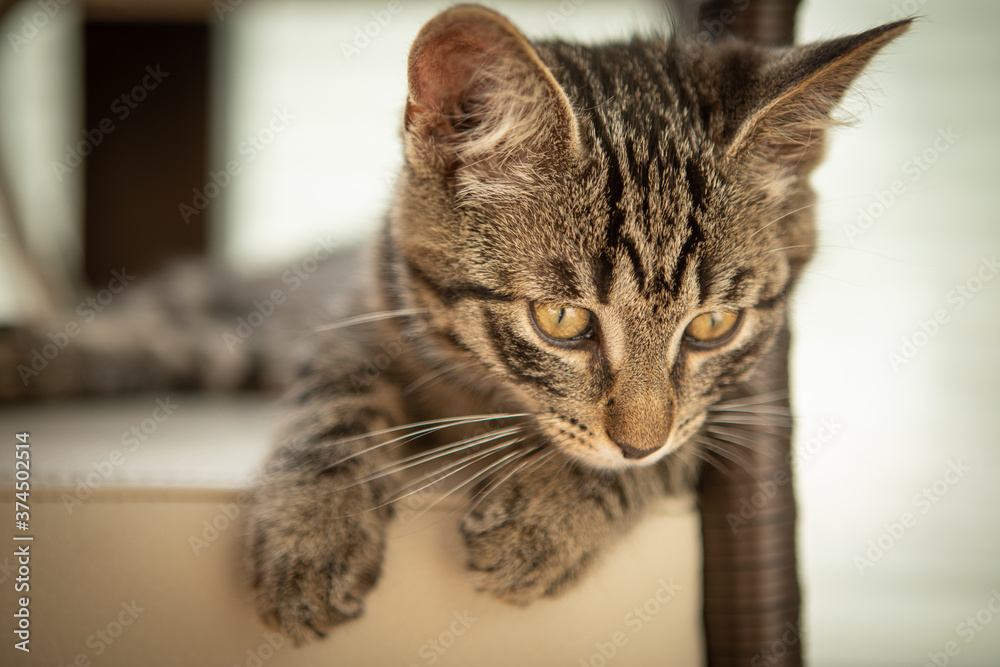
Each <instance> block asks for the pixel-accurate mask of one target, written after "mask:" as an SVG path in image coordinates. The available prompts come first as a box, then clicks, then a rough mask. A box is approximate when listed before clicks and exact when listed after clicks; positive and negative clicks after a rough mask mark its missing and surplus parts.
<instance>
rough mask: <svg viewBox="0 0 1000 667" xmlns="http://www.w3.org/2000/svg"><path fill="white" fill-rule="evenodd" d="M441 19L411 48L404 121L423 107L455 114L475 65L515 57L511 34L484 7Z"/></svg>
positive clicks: (466, 93)
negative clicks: (408, 86) (467, 14)
mask: <svg viewBox="0 0 1000 667" xmlns="http://www.w3.org/2000/svg"><path fill="white" fill-rule="evenodd" d="M441 22H442V23H443V25H437V26H434V25H429V26H428V28H425V33H424V34H421V35H420V36H419V37H418V38H417V42H416V43H415V44H414V46H413V49H412V51H411V53H410V64H409V78H410V104H409V105H408V107H407V125H409V124H410V123H411V122H413V121H414V120H416V118H415V116H417V115H420V114H422V113H427V112H430V113H438V114H443V115H456V114H457V112H458V111H459V107H460V106H461V104H462V101H463V99H465V98H466V97H467V96H468V94H469V93H470V92H471V91H470V90H469V88H470V85H471V84H472V81H473V79H474V78H475V75H476V72H477V70H481V69H483V67H484V65H486V64H487V62H488V61H489V60H490V59H501V60H503V59H510V58H516V57H517V55H516V52H515V49H514V48H511V47H512V46H514V44H512V42H513V39H512V38H513V37H514V35H512V34H511V33H510V32H509V31H508V30H507V29H506V28H505V27H504V26H502V25H501V24H499V23H498V22H497V19H496V18H494V16H493V15H492V13H489V12H487V11H486V10H476V12H475V13H474V14H473V15H472V16H459V17H455V18H452V19H449V18H448V17H447V16H443V17H441ZM515 48H516V47H515Z"/></svg>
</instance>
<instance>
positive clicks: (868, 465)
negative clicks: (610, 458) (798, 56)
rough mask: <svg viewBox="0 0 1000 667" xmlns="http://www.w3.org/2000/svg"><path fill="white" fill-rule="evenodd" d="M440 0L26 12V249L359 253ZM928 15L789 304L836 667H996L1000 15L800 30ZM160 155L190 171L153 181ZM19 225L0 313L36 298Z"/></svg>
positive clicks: (252, 259) (827, 176)
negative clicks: (416, 54) (425, 32)
mask: <svg viewBox="0 0 1000 667" xmlns="http://www.w3.org/2000/svg"><path fill="white" fill-rule="evenodd" d="M447 4H448V3H442V2H418V1H412V2H406V1H403V0H400V1H399V2H388V3H386V2H370V3H368V2H335V3H333V2H306V1H301V0H299V1H289V2H254V1H253V0H243V1H241V0H215V2H214V3H212V7H211V10H210V11H209V13H208V17H207V21H206V20H205V15H204V3H197V2H192V3H187V2H183V1H179V2H168V1H167V0H162V2H148V3H129V2H125V1H124V0H119V1H115V0H100V1H94V2H89V3H85V6H81V5H79V4H77V3H71V2H67V3H66V4H63V3H62V2H60V0H52V1H51V2H47V3H46V2H40V1H31V2H22V3H19V4H18V5H17V6H16V7H15V8H14V9H13V10H12V12H11V13H10V14H9V15H8V17H7V19H6V22H5V23H4V24H3V25H2V26H0V38H2V40H3V44H2V45H0V119H2V122H0V149H2V150H0V159H2V160H3V161H4V163H5V164H6V166H7V168H6V172H7V173H8V174H9V178H10V181H11V183H10V192H11V194H12V201H11V205H12V207H13V210H14V211H15V212H16V215H17V216H19V217H20V219H21V220H23V222H24V229H25V232H26V237H27V242H28V243H29V244H30V246H31V248H32V250H33V252H34V253H36V255H37V256H39V257H41V258H42V259H43V261H44V262H45V263H46V264H47V265H48V266H49V267H50V270H51V272H52V273H53V274H55V275H62V276H64V277H65V276H71V277H74V278H76V277H79V276H87V277H88V278H89V280H90V282H91V284H92V285H93V286H94V287H96V288H100V287H103V286H104V284H103V283H106V282H107V281H108V279H109V278H110V275H109V274H110V269H112V268H116V261H117V260H116V259H114V258H115V257H116V254H115V252H116V248H119V247H124V246H129V247H135V242H136V240H139V241H141V242H142V246H143V247H145V248H147V249H148V254H147V256H143V257H136V258H135V262H136V265H135V266H134V267H129V268H133V269H135V270H136V271H138V272H139V273H140V274H141V273H145V272H148V271H152V270H154V269H155V267H156V266H157V265H158V264H159V263H161V262H162V261H163V260H164V259H165V258H166V257H168V256H170V255H171V254H176V253H177V252H182V251H185V250H186V251H189V252H193V251H197V250H199V249H202V248H207V250H208V252H209V253H210V254H212V255H214V256H216V257H218V258H220V259H222V260H224V261H226V262H228V263H229V264H231V265H232V266H233V267H235V268H237V269H238V270H241V271H247V272H251V271H255V270H260V269H264V268H273V267H278V268H280V267H287V266H290V265H292V264H293V263H294V261H295V258H296V257H297V256H299V255H302V254H304V253H306V252H309V251H310V250H311V249H312V248H314V247H315V246H316V244H317V243H319V242H320V240H321V239H322V240H323V241H324V242H331V241H333V242H337V243H346V242H352V241H357V240H359V239H363V238H364V237H366V236H368V235H370V234H371V233H372V232H373V230H374V229H375V228H376V227H377V225H378V223H379V221H380V219H381V216H382V214H383V213H384V211H385V209H386V206H387V203H388V201H389V198H390V195H391V190H392V187H393V181H394V174H395V170H396V168H397V167H398V165H399V163H400V141H399V129H400V119H401V112H402V107H403V102H404V95H405V90H406V84H405V58H406V53H407V49H408V47H409V44H410V42H411V41H412V39H413V37H414V36H415V34H416V32H417V30H418V29H419V27H420V26H421V25H422V24H423V23H424V22H425V21H426V20H427V19H428V18H429V17H430V16H432V15H433V14H434V13H436V12H437V11H439V10H440V9H441V8H442V7H444V6H446V5H447ZM491 4H492V5H493V6H495V7H496V8H497V9H499V10H501V11H503V12H504V13H505V14H507V15H508V16H510V17H511V18H512V19H513V20H514V22H515V23H516V24H518V25H519V26H520V27H521V28H522V29H523V30H524V31H525V32H526V33H527V34H528V35H531V36H534V37H545V36H562V37H568V38H574V39H576V38H584V39H599V38H601V37H614V36H621V35H626V34H628V33H630V32H632V31H633V30H634V29H635V28H640V29H642V28H643V27H645V26H664V25H665V20H664V17H663V10H662V7H661V4H660V3H659V2H627V3H626V2H610V1H605V0H574V1H570V0H563V1H562V2H558V1H555V0H553V1H551V2H545V1H543V2H495V3H491ZM913 14H919V15H922V16H924V17H925V18H924V19H923V20H922V21H921V22H920V23H919V24H917V25H916V26H915V28H914V29H913V30H912V31H911V33H910V34H908V35H907V36H906V37H904V38H903V39H902V40H900V41H899V42H897V43H896V44H894V45H892V46H891V47H889V49H888V50H887V52H886V53H885V55H883V56H881V57H880V59H879V60H878V61H877V63H876V64H875V67H874V68H872V70H871V73H870V74H869V75H867V76H865V77H864V79H863V80H862V81H861V82H860V85H859V86H858V94H857V95H855V96H854V97H852V99H851V100H849V101H848V103H847V105H846V107H845V115H846V117H847V118H849V119H852V120H853V121H856V122H854V123H852V124H853V125H855V126H854V127H845V128H843V129H841V130H838V131H837V132H836V134H835V136H834V138H833V141H832V145H831V150H830V153H829V157H828V159H827V161H826V162H825V164H824V165H823V167H822V168H821V169H820V170H819V172H818V173H817V174H816V177H815V181H814V182H815V185H816V187H817V189H818V191H819V192H820V199H821V202H822V203H821V205H820V208H819V212H818V219H819V223H820V226H821V244H822V247H821V249H820V253H819V256H818V258H817V260H816V261H815V263H813V264H812V266H811V267H810V270H809V272H808V274H807V276H806V279H805V282H804V284H803V285H802V286H801V289H800V290H799V292H798V294H797V297H796V301H795V309H794V312H793V321H794V329H793V330H794V333H795V343H796V344H795V349H794V359H793V362H794V369H793V383H794V394H793V396H794V402H795V405H796V411H797V413H798V418H799V420H798V430H797V435H796V450H797V456H798V460H797V470H798V480H797V491H798V496H799V499H800V503H801V522H800V536H801V563H802V577H803V586H804V592H805V604H806V606H805V619H804V620H805V626H806V629H807V637H808V638H807V650H808V655H809V657H810V661H811V664H814V665H817V666H820V667H823V666H834V665H869V666H876V665H885V666H889V665H926V664H936V665H943V664H955V665H984V666H986V665H997V664H1000V612H997V611H996V610H998V609H1000V592H998V591H1000V435H998V433H1000V379H998V378H1000V276H998V274H1000V263H998V258H997V253H998V251H1000V219H998V218H1000V214H998V211H1000V194H998V192H1000V190H998V188H997V187H996V183H995V182H996V180H997V177H998V173H997V171H998V170H997V166H996V165H997V158H998V156H1000V130H998V126H997V113H996V109H997V108H998V104H1000V86H998V77H1000V40H997V39H996V36H995V34H994V33H995V31H996V29H997V28H996V26H997V25H1000V3H996V2H992V1H989V0H951V1H950V2H945V1H944V0H807V1H806V2H803V4H802V6H801V8H800V10H799V27H798V40H799V41H800V42H801V41H809V40H814V39H821V38H823V37H829V36H836V35H841V34H845V33H850V32H856V31H859V30H862V29H865V28H868V27H871V26H874V25H877V24H880V23H884V22H887V21H889V20H893V19H898V18H902V17H904V16H909V15H913ZM84 18H86V19H87V21H86V22H85V21H84ZM151 25H152V26H153V27H152V28H150V27H149V26H151ZM144 31H145V32H144ZM171 31H172V32H171ZM85 54H86V57H85ZM81 119H84V120H81ZM81 127H84V128H86V130H85V131H84V132H81V131H80V128H81ZM84 155H86V156H87V157H88V160H87V162H86V168H84V165H83V163H82V160H81V157H82V156H84ZM168 162H169V165H168V166H170V167H171V171H172V173H176V174H177V175H178V176H177V178H176V179H175V180H174V181H170V180H168V179H166V180H165V179H160V178H157V177H155V176H154V175H155V174H158V173H160V172H161V171H163V169H162V168H163V167H164V166H165V164H166V163H168ZM206 174H207V175H208V176H206ZM10 234H11V232H10V230H9V228H6V227H0V235H2V236H0V321H17V320H19V319H21V318H24V317H26V316H28V315H30V314H32V312H33V310H34V309H37V308H38V307H39V306H38V303H39V302H38V299H37V293H36V291H35V287H34V285H33V283H32V281H31V280H30V276H31V272H30V270H29V269H30V267H26V266H24V264H23V262H22V261H21V258H20V257H18V256H17V253H15V252H14V251H13V249H14V245H13V244H12V243H10ZM991 600H995V601H994V602H992V605H993V608H992V609H991V608H990V604H991ZM956 651H957V652H956Z"/></svg>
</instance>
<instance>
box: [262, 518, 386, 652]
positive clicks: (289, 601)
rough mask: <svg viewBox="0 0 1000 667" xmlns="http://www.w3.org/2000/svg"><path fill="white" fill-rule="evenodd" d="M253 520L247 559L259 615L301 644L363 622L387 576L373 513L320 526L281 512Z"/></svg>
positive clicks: (380, 534)
mask: <svg viewBox="0 0 1000 667" xmlns="http://www.w3.org/2000/svg"><path fill="white" fill-rule="evenodd" d="M258 514H264V517H263V518H262V517H261V516H256V517H253V518H252V519H251V526H250V535H251V540H250V544H249V545H248V546H249V549H248V554H247V560H248V569H249V571H250V574H251V576H252V578H253V586H254V588H255V589H256V594H257V608H258V612H259V613H260V615H261V617H262V618H264V619H265V620H266V621H268V622H269V623H270V624H271V625H273V626H274V627H276V628H277V629H279V630H281V631H282V632H283V633H284V634H286V635H288V636H289V637H291V638H292V639H293V640H295V642H296V643H302V642H304V641H307V640H310V639H315V638H320V637H324V636H326V633H327V632H328V631H329V630H330V629H332V628H334V627H336V626H337V625H340V624H342V623H346V622H348V621H351V620H353V619H356V618H358V617H359V616H361V614H362V613H363V611H364V600H365V596H366V595H367V594H368V592H369V591H370V590H371V589H372V588H373V587H374V586H375V584H376V582H377V581H378V578H379V575H380V573H381V571H382V554H383V549H384V533H383V524H382V522H381V520H380V519H379V518H378V517H377V516H376V514H377V513H376V512H369V513H361V514H358V515H355V516H350V517H339V518H331V519H329V520H327V521H324V522H317V521H316V520H315V517H311V518H303V517H301V516H300V517H299V518H298V521H292V520H290V518H289V517H287V516H281V514H280V513H277V512H273V511H272V512H271V513H270V514H268V513H266V512H263V513H262V512H258Z"/></svg>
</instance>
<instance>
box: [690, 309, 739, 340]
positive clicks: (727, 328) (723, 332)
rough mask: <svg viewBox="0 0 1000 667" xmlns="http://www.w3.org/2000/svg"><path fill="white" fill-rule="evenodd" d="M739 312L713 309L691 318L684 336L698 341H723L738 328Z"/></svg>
mask: <svg viewBox="0 0 1000 667" xmlns="http://www.w3.org/2000/svg"><path fill="white" fill-rule="evenodd" d="M739 322H740V314H739V312H735V313H730V312H722V311H713V312H711V313H705V314H703V315H699V316H698V317H696V318H694V319H693V320H691V324H689V325H688V326H687V329H685V330H684V337H685V338H687V339H688V340H692V341H695V342H697V343H721V342H723V341H724V340H725V339H726V338H728V337H729V335H730V334H732V333H733V331H735V330H736V325H737V324H739Z"/></svg>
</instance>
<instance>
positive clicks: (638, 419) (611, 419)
mask: <svg viewBox="0 0 1000 667" xmlns="http://www.w3.org/2000/svg"><path fill="white" fill-rule="evenodd" d="M622 403H623V401H621V400H619V401H618V402H617V403H616V404H615V407H614V408H612V409H611V410H608V412H607V414H606V415H605V420H604V431H605V432H606V433H607V434H608V439H609V440H611V442H613V443H615V445H617V447H618V449H620V450H621V451H622V456H624V457H625V458H626V459H633V460H636V459H643V458H646V457H647V456H649V455H650V454H652V453H654V452H658V451H659V450H660V449H662V448H663V446H664V445H666V444H667V440H668V438H669V437H670V427H671V421H672V420H671V418H670V410H669V409H668V408H667V407H666V406H662V407H659V409H657V410H655V411H654V410H640V409H634V408H633V409H627V408H626V409H622V408H625V406H623V405H622Z"/></svg>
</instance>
